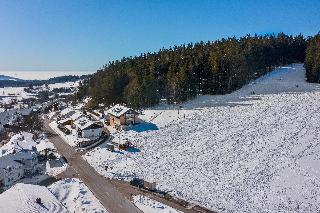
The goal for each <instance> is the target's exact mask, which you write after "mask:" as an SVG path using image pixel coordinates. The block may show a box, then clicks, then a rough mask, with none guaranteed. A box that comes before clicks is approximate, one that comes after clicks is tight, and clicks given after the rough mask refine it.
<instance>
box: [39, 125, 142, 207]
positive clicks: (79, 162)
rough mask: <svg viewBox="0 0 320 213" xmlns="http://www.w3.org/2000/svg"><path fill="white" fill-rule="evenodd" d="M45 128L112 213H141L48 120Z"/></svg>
mask: <svg viewBox="0 0 320 213" xmlns="http://www.w3.org/2000/svg"><path fill="white" fill-rule="evenodd" d="M44 128H45V130H46V131H47V132H48V133H50V137H49V140H50V141H51V142H52V143H53V144H54V145H55V147H56V149H57V151H58V152H59V154H61V155H62V156H64V157H65V158H66V159H67V160H68V163H69V165H70V166H71V167H72V168H73V169H74V170H75V171H76V172H77V173H78V176H79V178H80V179H81V180H82V181H83V182H84V183H85V185H86V186H87V187H88V188H89V189H90V190H91V191H92V193H93V194H94V195H95V197H96V198H97V199H98V200H99V201H100V203H101V204H102V205H103V206H104V207H105V208H106V209H107V210H108V211H109V212H110V213H141V211H140V210H139V209H138V208H137V207H136V206H135V205H134V204H133V203H131V202H130V201H129V200H128V199H126V198H125V197H124V196H123V195H122V194H121V193H120V192H118V191H117V189H116V188H115V187H114V186H113V184H112V183H111V182H110V180H108V179H107V178H105V177H103V176H102V175H100V174H99V173H97V172H96V170H95V169H94V168H93V167H92V166H91V165H90V164H89V163H88V162H87V161H86V160H84V159H83V158H82V156H81V155H80V154H79V153H77V152H76V150H75V149H74V148H73V147H71V146H70V145H69V144H67V143H66V142H65V141H64V140H63V139H62V138H61V137H60V136H59V135H58V134H56V132H55V131H54V130H52V129H51V127H50V126H49V121H48V120H45V121H44Z"/></svg>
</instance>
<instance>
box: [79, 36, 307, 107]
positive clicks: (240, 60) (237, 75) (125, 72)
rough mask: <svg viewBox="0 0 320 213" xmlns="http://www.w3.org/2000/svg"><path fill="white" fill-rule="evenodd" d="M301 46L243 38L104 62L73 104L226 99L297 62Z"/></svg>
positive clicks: (290, 40)
mask: <svg viewBox="0 0 320 213" xmlns="http://www.w3.org/2000/svg"><path fill="white" fill-rule="evenodd" d="M306 48H307V40H306V39H305V38H304V37H303V36H302V35H297V36H289V35H285V34H284V33H279V34H277V35H274V34H271V35H264V36H258V35H254V36H251V35H246V36H244V37H241V38H235V37H232V38H226V39H221V40H216V41H212V42H210V41H209V42H203V41H201V42H198V43H194V44H193V43H189V44H183V45H180V46H174V47H170V48H167V49H165V48H162V49H161V50H159V51H158V52H153V53H149V52H148V53H144V54H141V55H140V56H136V57H126V58H122V59H121V60H116V61H112V62H109V63H108V64H106V65H104V66H103V67H102V68H101V69H100V70H98V71H97V73H95V74H94V75H93V76H92V78H90V79H89V80H86V81H83V82H82V83H81V84H80V86H79V91H78V93H77V94H76V98H77V99H79V100H80V99H82V98H84V97H86V96H90V97H92V100H91V102H90V107H95V106H97V105H98V104H100V103H103V104H106V105H111V104H114V103H125V104H127V105H129V106H132V107H134V108H140V107H149V106H152V105H155V104H157V103H159V101H160V100H162V99H165V100H166V101H167V102H168V103H181V102H184V101H187V100H190V99H192V98H194V97H195V96H196V95H205V94H212V95H214V94H226V93H230V92H232V91H234V90H237V89H239V88H240V87H242V86H243V85H245V84H247V83H248V82H249V81H251V80H253V79H255V78H258V77H260V76H262V75H264V74H266V73H267V72H269V71H271V70H272V69H273V68H274V67H276V66H280V65H284V64H288V63H293V62H303V61H304V59H305V52H306Z"/></svg>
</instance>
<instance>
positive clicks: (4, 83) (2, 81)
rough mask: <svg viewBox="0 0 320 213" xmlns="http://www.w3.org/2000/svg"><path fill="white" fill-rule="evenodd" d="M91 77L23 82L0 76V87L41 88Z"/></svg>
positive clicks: (62, 77) (72, 76) (70, 76)
mask: <svg viewBox="0 0 320 213" xmlns="http://www.w3.org/2000/svg"><path fill="white" fill-rule="evenodd" d="M90 76H91V75H82V76H75V75H68V76H59V77H54V78H50V79H48V80H22V79H19V78H14V77H10V76H5V75H0V87H27V86H30V85H33V86H40V85H44V84H55V83H64V82H75V81H78V80H84V79H87V78H89V77H90Z"/></svg>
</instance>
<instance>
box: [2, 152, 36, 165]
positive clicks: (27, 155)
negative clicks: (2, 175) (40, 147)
mask: <svg viewBox="0 0 320 213" xmlns="http://www.w3.org/2000/svg"><path fill="white" fill-rule="evenodd" d="M36 155H37V154H36V153H35V152H31V151H22V152H17V153H15V154H9V155H5V156H3V157H0V169H1V168H7V167H8V166H11V167H15V166H19V165H20V163H19V162H17V161H20V160H27V159H32V158H34V157H35V156H36Z"/></svg>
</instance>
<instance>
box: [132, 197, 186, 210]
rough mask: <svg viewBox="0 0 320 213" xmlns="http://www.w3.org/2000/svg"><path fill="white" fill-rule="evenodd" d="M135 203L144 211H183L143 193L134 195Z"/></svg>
mask: <svg viewBox="0 0 320 213" xmlns="http://www.w3.org/2000/svg"><path fill="white" fill-rule="evenodd" d="M133 203H134V204H135V205H136V206H137V207H138V208H139V209H140V210H141V211H142V212H144V213H182V212H180V211H177V210H176V209H174V208H171V207H170V206H167V205H165V204H162V203H159V202H158V201H155V200H152V199H150V198H148V197H146V196H143V195H137V196H133Z"/></svg>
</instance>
